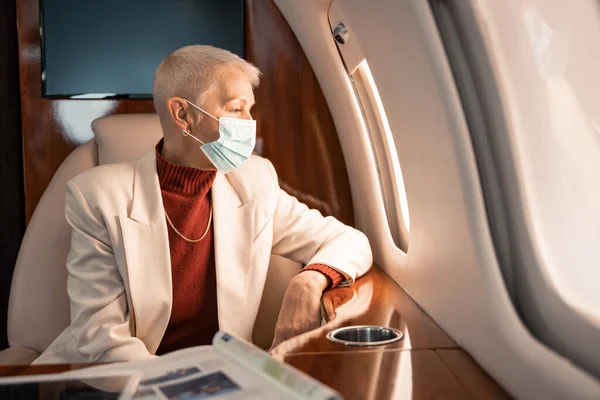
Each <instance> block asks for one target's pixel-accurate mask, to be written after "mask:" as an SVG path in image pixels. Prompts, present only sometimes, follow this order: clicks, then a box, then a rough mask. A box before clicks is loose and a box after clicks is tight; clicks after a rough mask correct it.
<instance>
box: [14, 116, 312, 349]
mask: <svg viewBox="0 0 600 400" xmlns="http://www.w3.org/2000/svg"><path fill="white" fill-rule="evenodd" d="M92 130H93V131H94V139H93V140H91V141H89V142H87V143H85V144H84V145H82V146H80V147H78V148H77V149H76V150H75V151H73V153H71V154H70V155H69V157H67V159H66V160H65V161H64V162H63V164H62V165H61V167H60V168H59V169H58V171H57V172H56V174H55V176H54V177H53V179H52V181H51V182H50V185H49V186H48V188H47V189H46V191H45V192H44V195H43V196H42V198H41V200H40V202H39V203H38V206H37V207H36V210H35V212H34V214H33V216H32V218H31V221H30V222H29V225H28V226H27V230H26V232H25V236H24V237H23V241H22V243H21V249H20V251H19V256H18V259H17V263H16V265H15V271H14V274H13V281H12V287H11V293H10V300H9V308H8V340H9V344H10V345H11V346H12V347H14V346H25V347H29V348H31V349H34V350H36V351H38V352H43V351H44V350H45V349H46V348H47V347H48V346H49V345H50V343H51V342H52V341H53V340H54V339H55V338H56V337H57V336H58V335H59V334H60V332H62V330H64V329H65V328H66V327H67V326H68V325H69V320H70V313H69V299H68V296H67V292H66V280H67V271H66V268H65V263H66V260H67V255H68V252H69V248H70V235H71V229H70V227H69V225H68V224H67V222H66V220H65V218H64V199H65V186H66V183H67V181H68V180H69V179H71V178H73V177H75V176H77V175H78V174H80V173H82V172H84V171H85V170H87V169H90V168H92V167H94V166H97V165H102V164H109V163H114V162H119V161H125V160H128V159H132V158H138V157H141V156H142V155H143V154H145V153H147V152H148V151H150V150H152V148H153V147H154V146H155V145H156V143H157V142H158V141H159V140H160V138H161V137H162V131H161V127H160V123H159V120H158V116H157V115H156V114H120V115H110V116H106V117H102V118H98V119H96V120H95V121H94V122H93V123H92ZM300 268H301V266H300V264H297V263H293V262H290V261H288V260H285V259H283V258H281V257H276V256H274V257H272V258H271V263H270V265H269V273H268V276H267V284H266V287H265V290H264V293H263V298H262V302H261V306H260V308H259V315H258V316H257V323H256V324H255V329H254V333H253V340H254V342H255V343H256V344H257V345H259V346H261V347H268V346H269V344H270V343H271V341H272V338H273V327H274V326H275V322H276V319H277V316H278V312H279V307H280V305H281V302H282V299H283V295H284V293H285V288H286V287H287V284H288V282H289V280H290V279H291V278H292V277H293V276H294V275H295V274H296V273H297V272H298V271H299V270H300Z"/></svg>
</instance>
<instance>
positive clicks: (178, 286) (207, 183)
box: [156, 140, 344, 355]
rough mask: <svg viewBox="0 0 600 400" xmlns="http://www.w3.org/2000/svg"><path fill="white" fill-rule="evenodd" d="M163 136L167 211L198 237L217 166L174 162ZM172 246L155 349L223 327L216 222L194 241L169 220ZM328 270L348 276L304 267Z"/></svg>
mask: <svg viewBox="0 0 600 400" xmlns="http://www.w3.org/2000/svg"><path fill="white" fill-rule="evenodd" d="M161 151H162V140H161V141H160V142H159V143H158V145H157V146H156V161H157V162H156V167H157V171H158V179H159V182H160V188H161V193H162V198H163V205H164V207H165V211H166V213H167V215H168V217H169V218H170V220H171V222H172V223H173V225H174V226H175V228H176V229H177V230H178V231H179V232H180V233H181V234H182V235H183V236H185V237H186V238H188V239H192V240H196V239H198V238H200V237H202V235H203V234H204V232H205V231H206V229H207V225H208V222H209V214H210V209H211V196H210V188H211V186H212V184H213V182H214V180H215V176H216V172H215V171H202V170H198V169H195V168H191V167H185V166H181V165H176V164H173V163H171V162H169V161H167V160H166V159H165V158H164V157H162V155H161ZM167 226H168V231H169V248H170V252H171V275H172V280H173V305H172V309H171V318H170V320H169V325H168V326H167V330H166V332H165V334H164V336H163V339H162V341H161V344H160V346H159V348H158V350H157V352H156V354H159V355H160V354H165V353H168V352H171V351H174V350H178V349H182V348H185V347H191V346H199V345H204V344H210V343H211V342H212V338H213V336H214V334H215V333H216V332H217V330H218V329H219V322H218V319H217V282H216V273H215V256H214V246H213V243H214V242H213V240H214V238H213V230H212V224H211V226H210V227H209V229H208V232H207V234H206V236H205V237H204V239H202V240H201V241H199V242H197V243H189V242H187V241H185V240H184V239H182V238H181V237H180V236H179V235H178V234H177V233H176V232H175V231H174V230H173V228H172V227H171V225H170V224H169V223H168V222H167ZM306 270H316V271H320V272H321V273H323V274H325V276H327V277H328V280H329V282H330V285H329V288H333V287H335V286H337V285H338V284H339V283H340V282H341V281H343V280H344V276H343V275H342V274H340V273H339V272H337V271H336V270H334V269H333V268H330V267H328V266H325V265H309V266H307V267H305V268H304V269H303V271H306Z"/></svg>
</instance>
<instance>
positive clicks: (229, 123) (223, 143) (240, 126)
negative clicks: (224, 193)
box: [182, 100, 256, 174]
mask: <svg viewBox="0 0 600 400" xmlns="http://www.w3.org/2000/svg"><path fill="white" fill-rule="evenodd" d="M186 101H187V102H188V104H189V105H191V106H192V107H194V108H196V109H197V110H199V111H201V112H203V113H204V114H206V115H208V116H209V117H211V118H213V119H215V120H216V121H218V122H219V134H220V137H219V139H217V140H215V141H214V142H210V143H204V142H203V141H201V140H200V139H198V138H197V137H195V136H194V135H192V134H190V133H189V132H187V131H182V132H183V134H184V135H185V136H189V137H191V138H192V139H195V140H197V141H198V142H200V143H201V144H202V146H200V148H201V149H202V151H203V152H204V154H206V157H208V159H209V160H210V162H211V163H212V164H213V165H214V166H215V167H216V168H217V169H218V170H219V171H220V172H222V173H224V174H226V173H228V172H231V171H233V170H234V169H236V168H237V167H239V166H240V165H242V164H243V163H244V161H246V160H247V159H248V158H250V155H251V154H252V151H253V150H254V145H255V144H256V121H254V120H251V119H240V118H227V117H221V118H216V117H214V116H212V115H211V114H209V113H207V112H206V111H204V110H203V109H201V108H200V107H198V106H197V105H195V104H194V103H192V102H191V101H188V100H186Z"/></svg>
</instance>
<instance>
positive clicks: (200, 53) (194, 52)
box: [152, 45, 260, 116]
mask: <svg viewBox="0 0 600 400" xmlns="http://www.w3.org/2000/svg"><path fill="white" fill-rule="evenodd" d="M230 68H236V69H238V70H240V71H242V72H244V73H245V74H246V76H247V77H248V80H249V81H250V84H251V85H252V87H253V88H256V87H257V86H258V84H259V83H260V70H259V69H258V68H256V67H255V66H254V65H252V64H250V63H249V62H247V61H245V60H243V59H242V58H240V57H238V56H237V55H235V54H233V53H231V52H229V51H227V50H223V49H219V48H216V47H212V46H205V45H192V46H186V47H182V48H180V49H178V50H175V51H174V52H173V53H171V54H170V55H169V56H168V57H167V58H165V59H164V60H163V61H162V62H161V63H160V65H159V66H158V68H157V69H156V74H155V75H154V83H153V85H152V96H153V98H154V108H155V109H156V112H157V113H158V114H159V115H161V116H162V115H165V113H166V111H167V100H168V99H169V98H171V97H173V96H178V97H183V98H185V99H187V100H189V101H192V102H195V103H196V104H198V105H201V104H202V103H203V102H204V99H205V97H206V95H207V94H208V92H210V91H211V90H212V89H213V88H214V87H215V86H216V85H217V83H218V79H219V74H220V73H221V72H223V71H224V70H227V69H230Z"/></svg>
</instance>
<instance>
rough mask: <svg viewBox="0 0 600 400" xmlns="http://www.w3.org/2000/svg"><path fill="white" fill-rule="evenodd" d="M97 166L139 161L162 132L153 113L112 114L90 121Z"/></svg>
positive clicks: (156, 141)
mask: <svg viewBox="0 0 600 400" xmlns="http://www.w3.org/2000/svg"><path fill="white" fill-rule="evenodd" d="M92 130H93V131H94V137H95V139H96V143H97V144H98V163H99V164H100V165H103V164H111V163H115V162H121V161H126V160H130V159H133V158H139V157H141V156H143V155H144V154H146V153H147V152H149V151H150V150H152V148H153V147H154V146H155V145H156V143H158V141H159V140H160V139H161V138H162V136H163V133H162V129H161V127H160V121H159V119H158V115H157V114H116V115H107V116H105V117H101V118H98V119H96V120H94V121H93V122H92Z"/></svg>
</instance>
